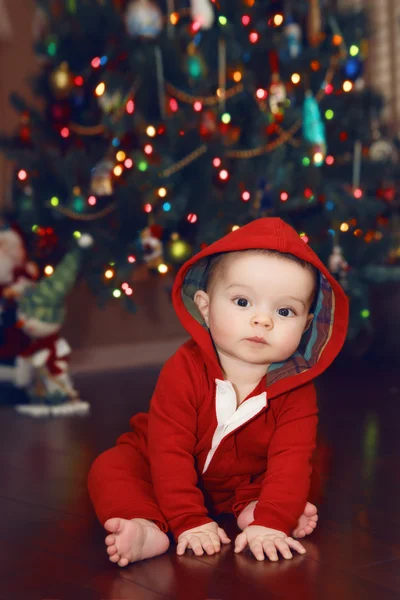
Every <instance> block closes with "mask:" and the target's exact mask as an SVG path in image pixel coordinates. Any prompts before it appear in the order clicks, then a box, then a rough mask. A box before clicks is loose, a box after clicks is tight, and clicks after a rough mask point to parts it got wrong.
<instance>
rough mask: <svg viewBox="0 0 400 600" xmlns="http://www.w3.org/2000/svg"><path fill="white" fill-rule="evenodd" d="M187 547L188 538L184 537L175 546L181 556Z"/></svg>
mask: <svg viewBox="0 0 400 600" xmlns="http://www.w3.org/2000/svg"><path fill="white" fill-rule="evenodd" d="M187 547H188V540H187V539H186V538H184V539H183V540H180V541H179V542H178V545H177V547H176V553H177V554H178V555H179V556H182V554H185V550H186V548H187Z"/></svg>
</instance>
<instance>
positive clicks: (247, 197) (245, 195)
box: [242, 191, 250, 202]
mask: <svg viewBox="0 0 400 600" xmlns="http://www.w3.org/2000/svg"><path fill="white" fill-rule="evenodd" d="M242 200H243V202H248V201H249V200H250V192H247V191H246V192H243V194H242Z"/></svg>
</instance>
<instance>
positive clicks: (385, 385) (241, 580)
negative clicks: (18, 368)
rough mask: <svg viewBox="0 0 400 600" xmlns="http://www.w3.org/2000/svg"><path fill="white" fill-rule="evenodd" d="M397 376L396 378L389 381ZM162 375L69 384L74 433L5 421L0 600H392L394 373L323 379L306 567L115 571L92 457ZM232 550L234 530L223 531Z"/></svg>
mask: <svg viewBox="0 0 400 600" xmlns="http://www.w3.org/2000/svg"><path fill="white" fill-rule="evenodd" d="M396 371H397V372H396ZM156 376H157V369H142V370H140V371H138V372H135V371H131V372H121V373H113V374H108V373H102V374H98V375H91V376H90V377H89V376H88V375H86V376H84V377H82V378H81V379H79V380H78V381H77V384H78V387H79V388H80V390H81V392H82V395H83V397H84V398H85V399H87V400H89V401H90V402H91V403H92V405H93V411H92V415H91V416H90V417H87V418H81V419H79V418H78V419H76V418H75V419H58V420H48V421H36V420H30V419H28V418H26V417H22V416H19V415H17V414H15V413H14V412H13V411H12V409H11V408H3V409H1V413H0V414H1V421H0V423H1V424H0V439H1V441H0V481H1V484H0V485H1V488H0V528H1V529H0V532H1V551H0V556H1V559H0V599H1V600H67V599H68V600H100V599H103V600H122V599H130V600H157V599H158V600H160V599H162V598H176V599H179V600H189V599H190V600H192V599H193V600H206V599H207V600H228V599H229V600H235V599H236V598H241V599H243V598H245V599H246V598H249V600H258V599H260V600H261V599H262V600H266V599H269V598H271V599H274V598H281V599H284V600H286V599H289V598H290V599H292V598H293V599H295V600H302V599H306V600H331V599H332V600H347V599H348V600H357V599H359V598H360V599H364V598H365V599H373V600H389V599H392V598H393V599H394V598H396V599H399V598H400V536H399V533H400V510H399V506H400V503H399V500H400V485H399V484H400V475H399V473H400V469H399V464H400V444H399V437H400V435H399V434H400V429H399V421H400V369H398V367H396V366H395V365H392V367H386V366H384V365H376V364H374V363H373V362H364V363H363V362H354V363H351V362H348V361H344V360H342V361H341V363H340V364H339V363H338V364H337V365H336V366H334V367H332V368H331V370H330V371H329V373H328V374H325V375H324V376H322V377H321V378H320V380H319V382H318V389H319V398H320V409H321V423H320V433H321V456H322V460H321V464H322V465H323V468H324V471H325V472H324V480H323V481H324V484H325V487H324V493H323V497H322V499H321V501H320V506H319V514H320V522H319V527H318V529H317V531H316V532H315V533H314V534H313V535H312V536H310V537H309V538H308V539H307V540H306V541H305V542H304V544H305V546H306V548H307V554H306V555H305V556H304V557H302V556H298V555H297V556H295V557H294V558H293V560H292V561H284V560H281V561H280V562H279V563H270V562H268V561H267V560H266V561H265V562H263V563H258V562H257V561H256V560H255V559H253V558H252V557H251V555H249V554H247V553H244V554H242V555H234V554H233V551H232V550H231V548H230V547H226V546H225V547H224V548H223V551H222V552H221V554H219V555H215V556H212V557H208V556H203V557H195V556H194V555H193V554H187V555H185V556H183V557H177V556H176V555H175V553H174V552H175V549H174V547H171V549H170V550H169V552H168V554H166V555H164V556H162V557H158V558H155V559H152V560H148V561H144V562H143V563H141V564H136V565H132V566H130V567H128V568H125V569H120V568H119V567H116V566H115V565H112V564H111V563H110V562H109V561H108V559H107V556H106V553H105V549H104V548H105V547H104V544H103V538H104V535H103V532H102V529H101V527H100V525H99V524H98V523H97V522H96V520H95V517H94V515H93V513H92V510H91V507H90V504H89V500H88V497H87V493H86V474H87V471H88V468H89V466H90V464H91V462H92V460H93V459H94V457H95V456H96V455H97V454H98V453H99V452H100V451H102V450H104V449H105V448H107V447H109V446H111V445H113V443H114V440H115V439H116V437H117V436H118V435H119V434H120V433H121V432H123V431H125V430H126V429H127V423H128V419H129V417H130V416H131V414H133V413H134V412H137V411H141V410H145V409H146V406H147V403H148V399H149V397H150V395H151V391H152V389H153V386H154V382H155V379H156ZM222 523H223V526H224V527H226V528H227V531H228V534H230V536H231V537H232V536H233V535H235V533H237V531H236V529H235V524H234V521H233V520H232V519H231V518H230V517H227V518H226V519H222Z"/></svg>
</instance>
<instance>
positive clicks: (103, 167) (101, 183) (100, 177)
mask: <svg viewBox="0 0 400 600" xmlns="http://www.w3.org/2000/svg"><path fill="white" fill-rule="evenodd" d="M113 168H114V163H113V162H111V161H110V160H107V159H104V160H102V161H100V162H99V163H98V164H97V165H96V166H95V167H94V168H93V169H92V178H91V181H90V191H91V193H92V194H94V195H95V196H111V195H112V194H113V192H114V188H113V182H112V170H113Z"/></svg>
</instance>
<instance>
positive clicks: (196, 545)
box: [188, 535, 204, 556]
mask: <svg viewBox="0 0 400 600" xmlns="http://www.w3.org/2000/svg"><path fill="white" fill-rule="evenodd" d="M188 546H189V548H191V549H192V550H193V552H194V553H195V555H196V556H203V554H204V550H203V545H202V543H201V541H200V537H199V535H191V536H190V537H189V544H188Z"/></svg>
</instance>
